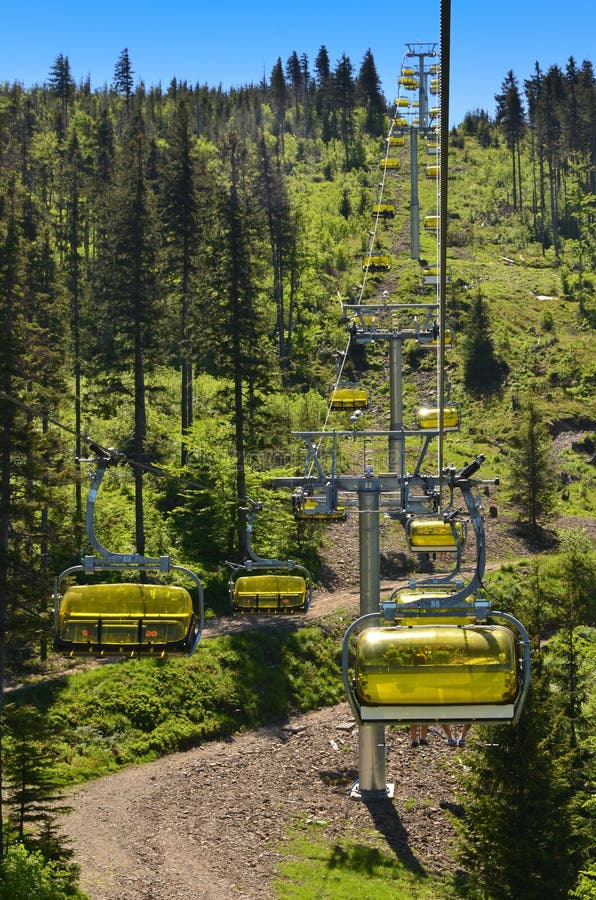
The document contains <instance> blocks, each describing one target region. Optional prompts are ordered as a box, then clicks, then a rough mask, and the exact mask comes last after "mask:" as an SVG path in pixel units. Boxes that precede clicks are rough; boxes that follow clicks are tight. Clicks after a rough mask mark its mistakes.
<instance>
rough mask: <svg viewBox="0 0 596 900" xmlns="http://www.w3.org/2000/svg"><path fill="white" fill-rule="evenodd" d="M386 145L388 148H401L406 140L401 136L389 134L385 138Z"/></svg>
mask: <svg viewBox="0 0 596 900" xmlns="http://www.w3.org/2000/svg"><path fill="white" fill-rule="evenodd" d="M387 143H388V144H389V146H390V147H403V146H404V144H405V143H406V139H405V137H404V136H403V134H390V135H389V137H388V138H387Z"/></svg>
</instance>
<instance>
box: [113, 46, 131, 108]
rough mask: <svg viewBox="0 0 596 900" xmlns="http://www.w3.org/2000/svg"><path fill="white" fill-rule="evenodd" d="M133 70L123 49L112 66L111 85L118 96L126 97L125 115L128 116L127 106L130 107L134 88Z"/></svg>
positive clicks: (126, 52)
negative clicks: (112, 79)
mask: <svg viewBox="0 0 596 900" xmlns="http://www.w3.org/2000/svg"><path fill="white" fill-rule="evenodd" d="M133 75H134V69H133V68H132V65H131V62H130V57H129V55H128V48H127V47H125V48H124V50H123V51H122V53H121V54H120V56H119V57H118V59H117V61H116V65H115V66H114V81H113V83H112V87H113V89H114V90H115V91H116V93H118V94H124V96H125V97H126V114H127V115H128V112H129V106H130V98H131V96H132V89H133V87H134V80H133V77H132V76H133Z"/></svg>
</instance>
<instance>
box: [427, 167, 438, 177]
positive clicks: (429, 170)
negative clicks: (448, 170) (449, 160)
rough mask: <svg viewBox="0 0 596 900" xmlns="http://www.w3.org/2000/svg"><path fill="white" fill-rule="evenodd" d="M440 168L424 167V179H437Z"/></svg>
mask: <svg viewBox="0 0 596 900" xmlns="http://www.w3.org/2000/svg"><path fill="white" fill-rule="evenodd" d="M440 170H441V169H440V166H435V165H431V166H427V167H426V177H427V178H438V177H439V173H440Z"/></svg>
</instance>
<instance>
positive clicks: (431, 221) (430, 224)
mask: <svg viewBox="0 0 596 900" xmlns="http://www.w3.org/2000/svg"><path fill="white" fill-rule="evenodd" d="M424 227H425V228H426V230H427V231H438V228H439V216H438V215H437V213H432V214H431V215H429V216H425V217H424Z"/></svg>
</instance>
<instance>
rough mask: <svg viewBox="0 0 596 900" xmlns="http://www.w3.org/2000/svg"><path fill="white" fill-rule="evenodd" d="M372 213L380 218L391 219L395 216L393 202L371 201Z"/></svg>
mask: <svg viewBox="0 0 596 900" xmlns="http://www.w3.org/2000/svg"><path fill="white" fill-rule="evenodd" d="M372 215H373V216H379V218H381V219H393V217H394V216H395V204H394V203H373V205H372Z"/></svg>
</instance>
